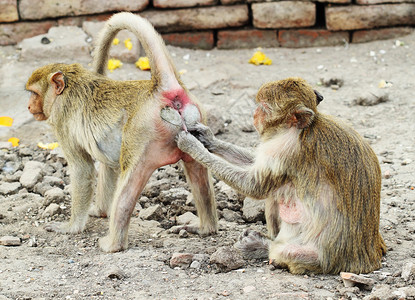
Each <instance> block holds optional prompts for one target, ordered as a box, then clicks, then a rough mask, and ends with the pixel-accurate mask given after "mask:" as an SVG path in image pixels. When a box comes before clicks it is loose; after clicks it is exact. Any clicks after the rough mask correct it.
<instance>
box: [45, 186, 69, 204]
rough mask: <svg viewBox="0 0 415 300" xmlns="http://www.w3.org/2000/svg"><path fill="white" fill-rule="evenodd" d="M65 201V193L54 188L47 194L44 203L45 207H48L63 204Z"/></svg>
mask: <svg viewBox="0 0 415 300" xmlns="http://www.w3.org/2000/svg"><path fill="white" fill-rule="evenodd" d="M64 200H65V192H64V191H63V190H62V189H60V188H58V187H54V188H52V189H50V190H47V191H46V192H45V200H44V201H43V205H44V206H48V205H50V204H51V203H61V202H63V201H64Z"/></svg>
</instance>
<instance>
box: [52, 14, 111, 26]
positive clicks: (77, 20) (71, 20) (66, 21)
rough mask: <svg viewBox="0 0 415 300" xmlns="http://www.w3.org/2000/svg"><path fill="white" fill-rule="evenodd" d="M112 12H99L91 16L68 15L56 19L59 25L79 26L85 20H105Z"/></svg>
mask: <svg viewBox="0 0 415 300" xmlns="http://www.w3.org/2000/svg"><path fill="white" fill-rule="evenodd" d="M112 15H113V14H101V15H93V16H80V17H68V18H62V19H59V20H58V25H59V26H78V27H81V26H82V24H83V23H84V22H85V21H91V22H103V21H107V20H108V19H109V18H110V17H111V16H112Z"/></svg>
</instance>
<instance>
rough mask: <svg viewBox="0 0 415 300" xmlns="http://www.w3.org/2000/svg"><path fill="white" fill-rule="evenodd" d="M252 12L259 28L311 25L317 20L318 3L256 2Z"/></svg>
mask: <svg viewBox="0 0 415 300" xmlns="http://www.w3.org/2000/svg"><path fill="white" fill-rule="evenodd" d="M252 14H253V21H254V26H255V27H257V28H292V27H309V26H313V25H314V24H315V22H316V5H315V4H314V3H311V2H302V1H299V2H297V1H281V2H272V3H255V4H252Z"/></svg>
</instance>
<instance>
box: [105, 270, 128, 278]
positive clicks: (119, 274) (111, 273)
mask: <svg viewBox="0 0 415 300" xmlns="http://www.w3.org/2000/svg"><path fill="white" fill-rule="evenodd" d="M105 277H107V278H110V279H118V280H121V279H124V278H125V277H127V276H126V274H125V273H124V272H123V271H122V270H121V269H120V268H117V267H113V268H111V269H109V270H108V271H106V272H105Z"/></svg>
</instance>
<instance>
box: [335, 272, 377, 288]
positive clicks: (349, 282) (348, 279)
mask: <svg viewBox="0 0 415 300" xmlns="http://www.w3.org/2000/svg"><path fill="white" fill-rule="evenodd" d="M340 277H341V278H342V279H343V284H344V286H345V287H353V286H355V285H360V286H362V287H363V288H364V289H365V290H369V291H370V290H371V289H372V288H373V285H374V284H375V281H374V280H373V279H372V278H369V277H365V276H363V275H357V274H354V273H349V272H340Z"/></svg>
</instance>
